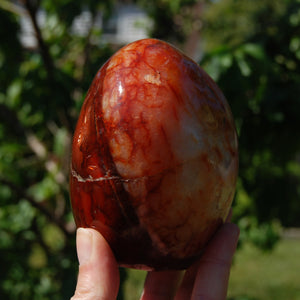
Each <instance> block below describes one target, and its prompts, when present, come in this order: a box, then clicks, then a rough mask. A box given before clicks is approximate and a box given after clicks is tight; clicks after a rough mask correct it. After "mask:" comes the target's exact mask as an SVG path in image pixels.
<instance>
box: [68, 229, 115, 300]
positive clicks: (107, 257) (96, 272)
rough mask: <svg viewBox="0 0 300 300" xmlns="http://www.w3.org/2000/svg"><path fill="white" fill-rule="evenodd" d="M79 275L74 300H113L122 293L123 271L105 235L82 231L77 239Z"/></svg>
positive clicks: (87, 230) (79, 230)
mask: <svg viewBox="0 0 300 300" xmlns="http://www.w3.org/2000/svg"><path fill="white" fill-rule="evenodd" d="M76 245H77V254H78V260H79V274H78V281H77V286H76V291H75V295H74V296H73V297H72V298H71V300H92V299H93V300H106V299H107V300H112V299H116V298H117V294H118V289H119V280H120V279H119V268H118V264H117V262H116V260H115V257H114V255H113V253H112V251H111V249H110V247H109V245H108V244H107V242H106V240H105V239H104V238H103V237H102V235H101V234H100V233H99V232H97V231H96V230H93V229H86V228H79V229H78V230H77V237H76Z"/></svg>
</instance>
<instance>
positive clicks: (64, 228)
mask: <svg viewBox="0 0 300 300" xmlns="http://www.w3.org/2000/svg"><path fill="white" fill-rule="evenodd" d="M0 183H1V184H3V185H6V186H8V187H9V188H10V189H11V190H12V191H13V192H14V193H15V194H16V195H17V197H18V198H23V199H25V200H27V201H28V202H29V203H30V204H31V205H32V206H33V207H35V208H36V209H37V210H38V211H40V212H41V213H42V214H43V215H44V216H46V217H47V218H48V220H49V221H50V222H52V223H54V224H55V225H56V226H58V227H59V228H60V229H61V230H62V232H63V233H64V234H65V235H66V236H67V237H69V236H71V234H72V232H70V231H69V230H68V229H67V226H66V224H65V223H64V222H63V221H62V220H61V219H59V218H57V217H56V216H55V214H54V213H52V212H51V211H49V210H48V209H47V208H46V207H45V206H44V205H43V204H42V203H41V202H36V201H35V200H34V198H32V197H31V196H29V195H28V194H27V193H26V191H24V190H23V189H21V188H20V187H18V186H17V185H16V184H14V183H13V182H11V181H9V180H7V179H4V178H1V177H0Z"/></svg>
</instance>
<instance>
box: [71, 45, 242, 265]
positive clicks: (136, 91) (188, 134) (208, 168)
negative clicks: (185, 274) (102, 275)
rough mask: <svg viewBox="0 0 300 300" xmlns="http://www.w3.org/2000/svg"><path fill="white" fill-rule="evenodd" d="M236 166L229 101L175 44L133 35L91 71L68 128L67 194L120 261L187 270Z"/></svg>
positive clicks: (226, 201) (218, 217) (224, 205)
mask: <svg viewBox="0 0 300 300" xmlns="http://www.w3.org/2000/svg"><path fill="white" fill-rule="evenodd" d="M237 171H238V144H237V136H236V130H235V126H234V121H233V118H232V114H231V111H230V108H229V106H228V104H227V102H226V100H225V98H224V96H223V94H222V92H221V91H220V89H219V88H218V87H217V85H216V84H215V83H214V81H213V80H212V79H211V78H210V77H209V76H208V75H207V74H206V73H205V72H204V71H203V70H202V69H201V68H200V67H199V66H198V65H197V64H196V63H195V62H193V61H192V60H191V59H189V58H188V57H186V56H185V55H184V54H183V53H181V52H180V51H179V50H177V49H176V48H174V47H173V46H171V45H169V44H167V43H165V42H162V41H159V40H155V39H144V40H139V41H136V42H134V43H131V44H129V45H127V46H125V47H123V48H122V49H121V50H119V51H118V52H116V53H115V54H114V55H113V56H112V57H111V58H110V59H109V60H108V61H107V62H106V63H105V64H104V65H103V67H102V68H101V69H100V70H99V71H98V73H97V74H96V76H95V79H94V81H93V83H92V85H91V87H90V89H89V91H88V93H87V96H86V99H85V102H84V104H83V107H82V110H81V113H80V116H79V119H78V123H77V127H76V130H75V134H74V139H73V148H72V165H71V180H70V191H71V202H72V208H73V214H74V218H75V222H76V224H77V226H78V227H90V228H95V229H97V230H98V231H100V232H101V233H102V234H103V236H104V237H105V239H106V240H107V241H108V243H109V244H110V246H111V248H112V250H113V252H114V254H115V256H116V259H117V261H118V262H119V264H120V265H121V266H125V267H133V268H141V269H150V270H151V269H152V270H162V269H183V268H187V267H188V266H189V265H190V264H191V263H192V262H193V261H194V260H195V259H196V258H197V257H199V255H200V254H201V252H202V250H203V248H204V247H205V245H206V244H207V242H208V240H209V239H210V238H211V237H212V235H213V234H214V233H215V231H216V230H217V228H218V227H219V226H220V224H222V223H223V222H224V220H225V218H226V216H227V214H228V212H229V210H230V206H231V203H232V199H233V196H234V192H235V184H236V177H237Z"/></svg>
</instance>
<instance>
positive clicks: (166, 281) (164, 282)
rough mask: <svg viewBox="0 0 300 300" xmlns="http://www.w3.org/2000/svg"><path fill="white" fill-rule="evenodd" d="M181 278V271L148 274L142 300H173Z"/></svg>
mask: <svg viewBox="0 0 300 300" xmlns="http://www.w3.org/2000/svg"><path fill="white" fill-rule="evenodd" d="M181 277H182V272H181V271H161V272H155V271H153V272H148V275H147V277H146V280H145V285H144V291H143V294H142V297H141V300H154V299H155V300H169V299H170V300H171V299H173V298H174V295H175V293H176V290H177V288H178V285H179V282H180V280H181Z"/></svg>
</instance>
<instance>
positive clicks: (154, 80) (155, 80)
mask: <svg viewBox="0 0 300 300" xmlns="http://www.w3.org/2000/svg"><path fill="white" fill-rule="evenodd" d="M144 79H145V80H146V81H147V82H149V83H152V84H156V85H160V84H161V81H160V74H159V73H156V74H155V75H153V74H147V75H145V76H144Z"/></svg>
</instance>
